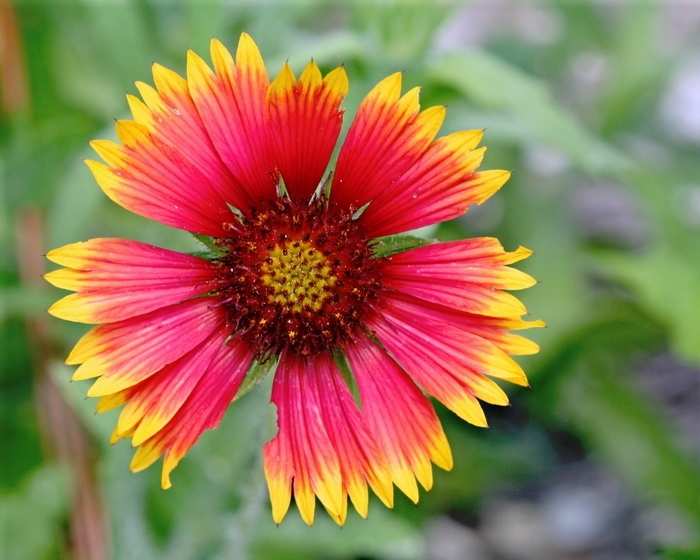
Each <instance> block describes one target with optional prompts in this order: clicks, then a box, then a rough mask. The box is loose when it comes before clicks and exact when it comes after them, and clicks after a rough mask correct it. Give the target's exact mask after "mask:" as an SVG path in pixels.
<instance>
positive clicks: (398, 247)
mask: <svg viewBox="0 0 700 560" xmlns="http://www.w3.org/2000/svg"><path fill="white" fill-rule="evenodd" d="M430 243H432V241H430V240H428V239H422V238H421V237H414V236H412V235H389V236H387V237H380V238H379V239H375V240H374V244H373V245H372V248H373V249H374V256H375V257H377V258H381V257H390V256H391V255H395V254H396V253H403V252H404V251H408V250H409V249H416V248H417V247H423V246H424V245H428V244H430Z"/></svg>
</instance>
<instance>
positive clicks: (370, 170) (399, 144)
mask: <svg viewBox="0 0 700 560" xmlns="http://www.w3.org/2000/svg"><path fill="white" fill-rule="evenodd" d="M419 111H420V106H419V103H418V88H414V89H412V90H411V91H409V92H408V93H406V94H405V95H404V96H403V97H401V74H400V73H397V74H393V75H391V76H389V77H388V78H385V79H384V80H382V81H381V82H379V84H377V85H376V86H375V87H374V89H372V91H370V93H369V94H368V95H367V97H365V99H364V100H363V101H362V103H361V104H360V107H359V109H358V111H357V115H356V116H355V119H354V120H353V122H352V125H351V126H350V130H349V131H348V134H347V137H346V139H345V142H344V143H343V146H342V148H341V149H340V154H339V155H338V164H337V166H336V170H335V173H334V176H333V185H332V188H331V200H333V201H334V202H337V203H338V204H340V205H341V206H342V207H344V208H350V207H353V208H356V209H359V208H361V207H362V206H364V205H365V204H366V203H367V202H369V201H371V200H372V199H374V198H375V197H376V196H377V195H378V194H379V193H380V192H382V191H383V190H384V189H386V188H388V187H389V186H390V185H392V184H393V183H394V182H395V181H397V180H398V179H399V178H400V177H401V176H402V175H404V174H405V173H406V171H408V169H410V168H411V166H413V165H414V163H415V162H416V161H417V160H418V159H419V158H420V156H421V154H423V152H424V151H425V150H426V149H427V148H428V145H429V144H430V142H431V141H432V140H433V138H434V137H435V135H436V134H437V132H438V130H439V129H440V126H441V125H442V121H443V120H444V118H445V108H444V107H431V108H429V109H426V110H425V111H423V112H419Z"/></svg>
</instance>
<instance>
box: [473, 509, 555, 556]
mask: <svg viewBox="0 0 700 560" xmlns="http://www.w3.org/2000/svg"><path fill="white" fill-rule="evenodd" d="M480 528H481V534H482V535H483V536H484V540H485V541H486V542H487V544H488V545H489V547H490V548H491V549H492V550H494V551H495V552H497V553H498V554H499V557H503V558H507V559H508V560H550V559H551V560H553V559H554V558H555V553H556V549H555V547H554V544H553V542H552V540H551V538H550V534H549V528H548V527H547V521H546V520H545V518H544V517H543V515H542V512H541V511H540V508H539V507H538V506H537V504H535V503H533V502H529V501H524V500H521V501H515V500H513V501H510V500H508V501H506V500H503V501H500V502H496V503H494V504H492V505H491V506H490V507H488V508H487V510H486V511H485V512H484V516H483V520H482V525H481V527H480Z"/></svg>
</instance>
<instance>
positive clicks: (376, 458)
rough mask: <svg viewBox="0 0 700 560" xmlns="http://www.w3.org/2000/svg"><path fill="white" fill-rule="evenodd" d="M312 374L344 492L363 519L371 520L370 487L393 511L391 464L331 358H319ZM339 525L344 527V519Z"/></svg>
mask: <svg viewBox="0 0 700 560" xmlns="http://www.w3.org/2000/svg"><path fill="white" fill-rule="evenodd" d="M311 370H312V372H307V375H308V376H309V385H312V384H314V383H315V384H316V391H317V394H318V402H319V405H320V408H321V414H322V416H323V423H324V425H325V428H326V431H327V433H328V436H329V437H330V440H331V442H332V444H333V447H334V449H335V451H336V454H337V456H338V461H339V463H340V473H341V476H342V477H343V490H344V491H345V492H347V494H348V495H349V496H350V500H351V501H352V503H353V505H354V506H355V509H356V510H357V512H358V513H359V514H360V515H361V516H362V517H367V509H368V507H369V495H368V492H367V483H369V485H370V486H371V487H372V490H374V492H375V493H376V494H377V496H379V498H380V499H381V500H382V502H384V504H385V505H386V506H388V507H392V506H393V488H392V484H391V474H390V471H389V468H388V465H387V462H386V460H385V458H384V455H383V454H382V452H381V451H380V448H379V447H378V445H377V442H376V441H375V439H374V437H373V436H372V434H371V433H370V431H369V429H368V428H367V425H366V424H365V420H364V418H363V417H362V415H361V414H360V411H359V409H358V408H357V405H356V404H355V401H354V399H353V396H352V394H351V393H350V390H349V389H348V386H347V385H346V383H345V380H344V379H343V377H342V375H341V374H340V371H339V370H338V367H337V366H336V365H335V363H334V362H333V359H332V358H331V356H330V354H321V355H320V356H318V358H317V359H316V360H315V363H314V366H313V367H312V368H311ZM314 374H315V375H314ZM309 388H311V387H309ZM337 521H338V522H339V523H341V524H342V523H343V522H344V516H343V517H341V518H340V519H338V520H337Z"/></svg>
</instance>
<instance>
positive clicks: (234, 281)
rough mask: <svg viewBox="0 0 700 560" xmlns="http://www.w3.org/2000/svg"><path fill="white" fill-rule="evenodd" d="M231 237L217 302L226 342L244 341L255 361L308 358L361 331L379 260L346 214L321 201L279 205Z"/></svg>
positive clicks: (376, 285) (246, 221)
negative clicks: (229, 337) (228, 333)
mask: <svg viewBox="0 0 700 560" xmlns="http://www.w3.org/2000/svg"><path fill="white" fill-rule="evenodd" d="M231 229H232V230H234V231H235V232H236V233H235V234H234V235H233V236H232V237H230V238H226V239H223V240H220V241H219V245H220V246H221V247H222V249H224V250H225V251H226V252H225V255H224V256H223V257H221V258H220V259H219V265H220V267H219V278H218V284H219V286H221V287H220V288H219V290H218V293H219V299H220V301H221V302H222V304H223V305H224V306H225V307H226V309H227V311H228V319H229V323H230V324H231V327H232V334H237V335H242V336H244V337H245V338H246V339H247V340H248V341H249V343H250V344H251V346H252V348H253V351H254V352H255V354H256V356H257V357H258V359H261V360H265V359H267V358H269V357H271V356H273V355H276V354H278V353H279V352H281V351H283V350H290V351H293V352H295V353H296V354H298V355H301V356H313V355H316V354H318V353H320V352H322V351H325V350H334V349H336V348H338V347H340V346H342V344H343V343H344V342H345V341H348V340H351V339H352V338H354V337H355V336H357V335H358V334H361V333H363V332H366V331H367V327H366V326H365V320H366V318H367V315H368V312H369V310H370V307H371V304H372V303H373V302H374V301H376V299H377V292H378V290H379V289H380V288H381V282H380V267H381V263H382V259H376V258H373V256H372V249H371V247H370V245H369V241H368V239H367V238H366V236H365V235H364V234H363V232H362V230H361V228H360V227H359V226H358V225H357V223H356V222H355V221H354V220H353V219H352V213H350V212H341V211H333V210H332V209H330V208H328V201H327V200H325V199H321V200H320V201H318V202H316V203H314V204H311V205H308V206H307V205H304V206H300V205H296V204H295V203H293V202H291V201H289V200H288V199H280V200H278V201H275V202H274V203H272V204H270V205H269V207H267V208H265V209H263V210H253V211H251V213H250V216H245V217H243V218H241V221H240V223H237V224H231Z"/></svg>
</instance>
